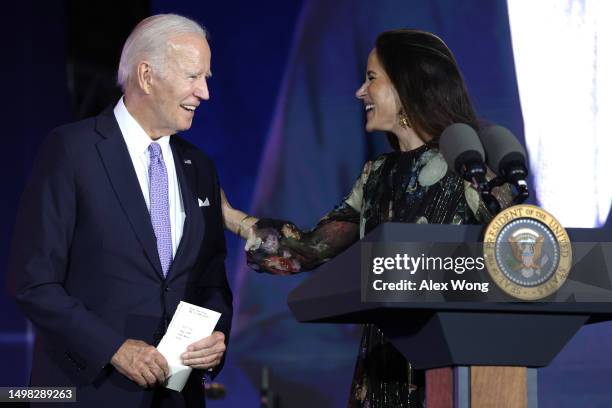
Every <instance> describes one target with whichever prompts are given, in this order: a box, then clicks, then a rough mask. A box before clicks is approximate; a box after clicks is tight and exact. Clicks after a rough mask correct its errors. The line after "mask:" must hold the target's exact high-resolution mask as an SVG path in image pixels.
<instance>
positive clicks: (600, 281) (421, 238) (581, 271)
mask: <svg viewBox="0 0 612 408" xmlns="http://www.w3.org/2000/svg"><path fill="white" fill-rule="evenodd" d="M567 231H568V234H569V235H570V239H571V240H572V243H580V245H576V247H574V249H573V251H574V262H573V266H572V270H571V272H570V275H569V277H568V280H567V281H566V282H565V284H564V286H563V287H562V288H561V289H560V290H559V291H558V292H557V294H555V295H551V297H550V298H547V299H546V300H547V301H546V302H518V301H517V302H512V301H511V302H465V301H445V302H362V292H361V251H362V246H363V245H368V244H371V243H397V242H444V243H461V242H478V241H479V240H481V235H482V227H481V226H457V225H418V224H399V223H389V224H383V225H380V226H379V227H377V228H376V229H375V230H374V231H372V232H371V233H370V234H368V235H367V236H366V237H365V238H364V239H363V240H361V241H360V242H358V243H356V244H355V245H353V246H352V247H350V248H349V249H348V250H346V251H345V252H344V253H342V254H341V255H339V256H338V257H336V258H335V259H333V260H332V261H330V262H328V263H327V264H325V265H323V266H322V267H320V268H319V269H317V270H316V271H315V272H313V273H312V274H311V276H309V277H308V278H307V279H306V280H305V281H304V282H303V283H302V284H300V285H299V286H298V287H297V288H295V289H294V290H293V291H292V292H291V293H290V294H289V299H288V303H289V307H290V309H291V311H292V313H293V315H294V316H295V318H296V319H297V320H298V321H301V322H319V323H321V322H327V323H361V324H363V323H373V324H376V325H377V326H378V327H379V328H380V329H381V330H382V331H383V333H384V334H385V335H386V337H388V338H389V339H390V341H391V342H392V343H393V344H394V346H395V347H396V348H397V349H398V350H399V351H400V352H402V353H403V354H404V355H405V356H406V358H407V360H408V361H410V363H411V364H412V366H413V367H414V368H415V369H424V370H426V374H425V379H426V401H427V408H464V407H465V408H467V407H473V408H485V407H486V408H490V407H496V408H504V407H512V408H514V407H517V408H528V398H527V395H528V392H527V383H528V382H527V377H528V370H527V368H528V367H530V368H535V367H544V366H546V365H548V364H549V363H550V362H551V361H552V359H553V358H554V357H555V356H556V355H557V354H558V353H559V352H560V351H561V349H562V348H563V347H564V346H565V345H566V344H567V342H568V341H569V340H570V339H571V338H572V337H573V336H574V334H575V333H576V332H577V331H578V330H579V329H580V328H581V327H582V326H583V325H584V324H588V323H592V322H600V321H604V320H612V251H610V246H609V244H610V243H609V242H607V243H605V244H600V243H601V242H602V241H608V240H609V238H608V237H605V236H604V233H603V231H599V232H598V231H597V230H589V229H568V230H567ZM491 286H494V283H491ZM491 289H492V290H498V288H497V287H495V288H491ZM590 289H592V291H593V292H595V293H596V294H597V300H598V301H597V302H585V301H582V300H583V299H586V298H584V296H585V295H584V294H585V293H589V290H590ZM581 296H582V300H581Z"/></svg>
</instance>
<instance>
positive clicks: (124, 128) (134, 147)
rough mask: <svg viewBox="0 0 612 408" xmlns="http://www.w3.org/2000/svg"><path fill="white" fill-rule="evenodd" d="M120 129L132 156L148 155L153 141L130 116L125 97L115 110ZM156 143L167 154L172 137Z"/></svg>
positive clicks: (166, 137)
mask: <svg viewBox="0 0 612 408" xmlns="http://www.w3.org/2000/svg"><path fill="white" fill-rule="evenodd" d="M113 113H114V114H115V118H116V119H117V123H118V124H119V129H121V133H122V134H123V139H124V140H125V144H126V145H127V148H128V150H129V151H130V154H135V155H136V156H140V155H142V154H145V153H147V150H148V149H149V145H150V144H151V142H153V140H152V139H151V138H150V137H149V135H147V132H145V130H144V129H143V128H142V126H140V124H139V123H138V121H136V119H134V117H133V116H132V115H131V114H130V112H129V111H128V110H127V107H126V106H125V103H124V102H123V97H121V98H120V99H119V102H117V105H115V108H114V109H113ZM155 142H157V143H159V144H160V145H161V149H162V152H166V151H167V150H168V148H169V146H170V136H162V137H160V138H159V139H157V140H155Z"/></svg>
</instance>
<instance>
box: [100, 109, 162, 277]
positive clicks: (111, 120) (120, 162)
mask: <svg viewBox="0 0 612 408" xmlns="http://www.w3.org/2000/svg"><path fill="white" fill-rule="evenodd" d="M96 130H97V131H98V133H100V134H101V135H102V136H103V137H104V140H102V141H100V142H98V144H97V148H98V152H99V153H100V157H101V158H102V162H103V163H104V167H105V168H106V172H107V174H108V178H109V179H110V182H111V184H112V186H113V189H114V190H115V194H116V195H117V198H118V199H119V202H120V203H121V207H122V208H123V210H124V211H125V214H126V215H127V218H128V220H129V222H130V224H131V226H132V229H133V230H134V233H135V234H136V236H137V238H138V241H139V242H140V244H141V245H142V247H143V248H144V252H145V254H146V256H147V258H148V259H149V261H150V262H151V265H153V267H154V268H155V270H156V271H157V273H158V275H159V276H160V277H163V273H162V269H161V262H160V260H159V254H158V252H157V241H156V238H155V233H154V231H153V226H152V225H151V217H150V215H149V210H148V209H147V204H146V202H145V200H144V198H143V196H142V190H141V188H140V184H139V183H138V178H137V177H136V171H135V170H134V165H133V164H132V159H131V157H130V154H129V152H128V149H127V146H126V144H125V141H124V139H123V136H122V135H121V130H120V129H119V125H118V124H117V121H116V119H115V117H114V115H113V111H112V109H111V108H109V109H107V110H105V111H104V112H103V113H101V114H100V115H99V116H98V117H97V118H96Z"/></svg>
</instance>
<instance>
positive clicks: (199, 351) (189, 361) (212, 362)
mask: <svg viewBox="0 0 612 408" xmlns="http://www.w3.org/2000/svg"><path fill="white" fill-rule="evenodd" d="M224 352H225V335H224V334H223V333H221V332H219V331H216V332H213V334H211V335H210V336H208V337H204V338H203V339H202V340H198V341H196V342H195V343H193V344H191V345H190V346H189V347H187V351H186V352H185V353H183V354H181V358H182V359H183V364H185V365H187V366H190V367H192V368H198V369H201V370H206V369H209V368H213V367H216V366H218V365H219V364H220V363H221V359H222V358H223V353H224Z"/></svg>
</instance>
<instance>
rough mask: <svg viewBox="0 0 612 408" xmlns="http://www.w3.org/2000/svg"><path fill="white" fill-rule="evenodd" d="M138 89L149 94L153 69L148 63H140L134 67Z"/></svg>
mask: <svg viewBox="0 0 612 408" xmlns="http://www.w3.org/2000/svg"><path fill="white" fill-rule="evenodd" d="M136 76H137V79H138V86H139V88H140V89H141V90H142V91H143V92H144V93H145V94H147V95H149V94H150V93H151V86H152V84H153V69H152V67H151V64H150V63H149V62H148V61H140V63H138V66H137V67H136Z"/></svg>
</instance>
